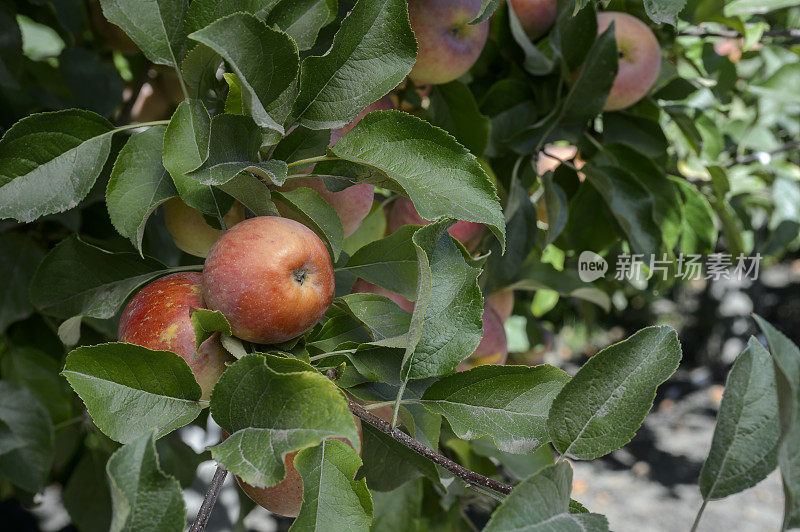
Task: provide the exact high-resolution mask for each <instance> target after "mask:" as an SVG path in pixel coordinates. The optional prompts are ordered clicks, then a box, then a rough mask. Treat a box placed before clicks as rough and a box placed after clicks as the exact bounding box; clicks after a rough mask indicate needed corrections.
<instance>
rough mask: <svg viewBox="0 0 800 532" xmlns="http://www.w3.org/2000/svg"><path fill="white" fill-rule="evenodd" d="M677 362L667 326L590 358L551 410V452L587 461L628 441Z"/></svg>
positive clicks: (673, 337)
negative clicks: (659, 387) (553, 448)
mask: <svg viewBox="0 0 800 532" xmlns="http://www.w3.org/2000/svg"><path fill="white" fill-rule="evenodd" d="M680 360H681V345H680V342H678V334H677V333H676V332H675V329H673V328H672V327H667V326H657V327H647V328H645V329H642V330H640V331H639V332H637V333H636V334H634V335H632V336H630V337H629V338H628V339H626V340H623V341H622V342H619V343H617V344H614V345H612V346H610V347H607V348H605V349H603V350H602V351H600V352H599V353H597V354H596V355H594V356H593V357H592V358H590V359H589V361H588V362H587V363H586V364H584V365H583V367H582V368H581V369H580V370H579V371H578V373H577V374H576V375H575V376H574V377H573V378H572V380H571V381H570V382H568V383H567V384H566V385H565V386H564V388H563V389H562V390H561V392H560V393H559V394H558V396H557V397H556V399H555V401H553V406H552V407H551V408H550V416H549V417H548V420H547V430H548V432H549V433H550V438H551V439H552V441H553V445H554V446H555V448H556V450H557V451H558V452H560V453H561V454H562V455H565V456H571V457H573V458H575V459H577V460H591V459H593V458H597V457H599V456H603V455H605V454H608V453H610V452H612V451H615V450H617V449H619V448H620V447H622V446H623V445H625V444H626V443H628V442H629V441H630V440H631V438H632V437H633V436H634V435H635V434H636V430H638V428H639V426H640V425H641V424H642V421H644V418H645V416H646V415H647V413H648V412H649V411H650V408H651V407H652V406H653V400H654V399H655V396H656V388H658V386H659V385H660V384H661V383H662V382H664V381H665V380H667V379H668V378H669V377H670V375H672V374H673V373H674V372H675V370H676V369H677V367H678V364H679V362H680Z"/></svg>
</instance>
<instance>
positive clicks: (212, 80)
mask: <svg viewBox="0 0 800 532" xmlns="http://www.w3.org/2000/svg"><path fill="white" fill-rule="evenodd" d="M200 3H201V2H192V3H191V5H190V6H189V11H191V8H192V7H194V6H196V5H198V4H200ZM220 65H222V58H221V57H220V56H219V54H218V53H217V52H215V51H214V50H212V49H211V48H209V47H208V46H206V45H204V44H198V45H197V46H195V47H194V48H192V49H191V50H189V52H188V53H187V54H186V57H184V58H183V61H182V62H181V74H182V75H183V79H184V80H185V83H186V87H187V89H188V90H189V91H190V95H192V96H193V97H194V98H198V99H203V100H204V101H206V102H209V103H213V102H214V101H215V98H216V95H215V94H213V93H212V91H213V89H214V87H216V86H218V85H221V83H220V82H219V81H218V80H217V71H218V70H219V67H220Z"/></svg>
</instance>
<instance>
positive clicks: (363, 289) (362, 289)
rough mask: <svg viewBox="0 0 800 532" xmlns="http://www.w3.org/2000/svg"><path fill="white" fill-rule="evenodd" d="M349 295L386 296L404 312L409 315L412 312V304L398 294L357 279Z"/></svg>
mask: <svg viewBox="0 0 800 532" xmlns="http://www.w3.org/2000/svg"><path fill="white" fill-rule="evenodd" d="M350 293H351V294H358V293H367V294H378V295H381V296H386V297H387V298H389V299H391V300H392V301H394V302H395V303H397V306H398V307H400V308H401V309H403V310H405V311H406V312H409V313H411V312H414V303H412V302H411V301H409V300H408V299H406V298H404V297H403V296H401V295H400V294H396V293H394V292H392V291H390V290H387V289H385V288H382V287H380V286H377V285H374V284H372V283H368V282H367V281H365V280H363V279H359V280H357V281H356V282H355V284H354V285H353V288H352V290H350Z"/></svg>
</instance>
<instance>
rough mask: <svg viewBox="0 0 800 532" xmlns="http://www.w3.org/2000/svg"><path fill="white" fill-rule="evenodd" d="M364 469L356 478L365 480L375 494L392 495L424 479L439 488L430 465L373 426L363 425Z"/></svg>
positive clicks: (362, 457) (424, 459) (435, 474)
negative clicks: (416, 480) (377, 492)
mask: <svg viewBox="0 0 800 532" xmlns="http://www.w3.org/2000/svg"><path fill="white" fill-rule="evenodd" d="M362 430H363V431H364V451H363V453H362V454H361V459H362V460H363V461H364V466H363V467H362V468H361V469H360V470H359V472H358V478H366V479H367V485H368V486H369V488H370V489H371V490H375V491H391V490H393V489H396V488H398V487H400V486H402V485H403V484H405V483H406V482H408V481H409V480H413V479H415V478H419V477H421V476H424V477H425V478H427V479H429V480H431V481H432V482H433V483H434V484H439V482H440V480H439V472H438V471H437V470H436V466H435V465H434V463H433V462H431V461H430V460H428V459H427V458H425V457H423V456H421V455H419V454H417V453H415V452H414V451H412V450H411V449H409V448H408V447H406V446H405V445H403V444H402V443H399V442H397V441H396V440H394V439H393V438H392V437H391V436H389V435H387V434H384V433H383V432H381V431H380V430H378V429H376V428H374V427H373V426H372V425H368V424H366V423H365V424H363V425H362Z"/></svg>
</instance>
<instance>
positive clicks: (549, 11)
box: [511, 0, 558, 41]
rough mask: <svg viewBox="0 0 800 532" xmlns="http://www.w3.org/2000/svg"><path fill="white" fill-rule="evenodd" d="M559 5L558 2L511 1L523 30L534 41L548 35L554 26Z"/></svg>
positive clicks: (545, 0) (536, 0)
mask: <svg viewBox="0 0 800 532" xmlns="http://www.w3.org/2000/svg"><path fill="white" fill-rule="evenodd" d="M557 4H558V2H557V0H511V7H512V8H513V9H514V13H515V14H516V15H517V18H518V19H519V23H520V25H522V29H523V30H525V33H526V34H527V35H528V37H530V39H531V40H532V41H535V40H536V39H538V38H539V37H541V36H542V35H544V34H545V33H547V31H548V30H549V29H550V28H551V27H552V26H553V23H554V22H555V21H556V14H557Z"/></svg>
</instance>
